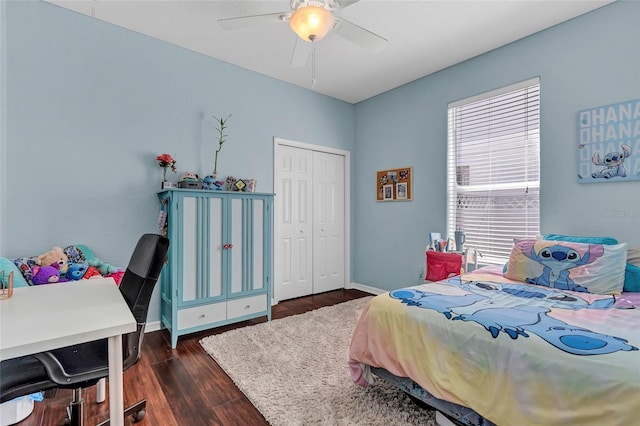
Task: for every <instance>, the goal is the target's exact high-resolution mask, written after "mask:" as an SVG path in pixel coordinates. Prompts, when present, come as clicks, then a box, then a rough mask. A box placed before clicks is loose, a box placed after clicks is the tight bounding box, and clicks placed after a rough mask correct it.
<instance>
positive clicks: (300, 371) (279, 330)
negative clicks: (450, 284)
mask: <svg viewBox="0 0 640 426" xmlns="http://www.w3.org/2000/svg"><path fill="white" fill-rule="evenodd" d="M370 299H371V297H365V298H362V299H356V300H352V301H349V302H344V303H340V304H338V305H334V306H328V307H325V308H321V309H317V310H315V311H311V312H307V313H305V314H302V315H295V316H290V317H286V318H283V319H278V320H273V321H271V322H267V323H262V324H258V325H254V326H249V327H243V328H239V329H236V330H231V331H228V332H226V333H222V334H218V335H214V336H209V337H206V338H204V339H202V340H201V341H200V344H201V345H202V347H203V348H204V349H205V350H206V351H207V352H208V353H209V355H211V357H212V358H213V359H215V360H216V362H217V363H218V364H219V365H220V367H222V368H223V369H224V370H225V372H226V373H227V374H228V375H229V377H231V379H232V380H233V381H234V383H235V384H236V385H237V386H238V388H240V390H241V391H242V392H243V393H244V394H245V395H246V396H247V398H248V399H249V400H250V401H251V402H252V403H253V405H255V407H256V408H257V409H258V410H259V411H260V412H261V413H262V415H263V416H264V417H265V419H267V421H268V422H269V423H271V424H272V425H273V426H291V425H380V426H390V425H422V426H432V425H435V424H436V423H435V420H434V418H435V415H434V413H433V412H432V411H426V410H422V409H420V408H419V407H417V406H416V405H415V404H414V403H413V402H412V401H411V400H410V399H409V398H408V397H407V396H406V395H405V394H404V393H403V392H402V391H400V390H398V389H397V388H395V387H393V386H391V385H389V384H387V383H386V382H384V381H383V380H381V379H377V380H376V383H375V384H374V385H373V386H370V387H368V388H362V387H360V386H357V385H355V384H354V383H353V382H352V381H351V378H350V375H349V366H348V363H347V362H348V355H349V343H350V341H351V335H352V333H353V329H354V327H355V324H356V321H357V319H358V317H359V316H360V312H362V309H363V308H364V306H365V304H366V302H368V301H369V300H370Z"/></svg>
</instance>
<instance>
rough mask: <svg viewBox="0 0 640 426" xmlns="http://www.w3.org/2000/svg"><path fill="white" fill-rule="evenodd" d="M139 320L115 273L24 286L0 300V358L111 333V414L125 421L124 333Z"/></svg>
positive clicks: (119, 421)
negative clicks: (134, 315)
mask: <svg viewBox="0 0 640 426" xmlns="http://www.w3.org/2000/svg"><path fill="white" fill-rule="evenodd" d="M135 330H136V321H135V318H134V317H133V315H132V314H131V311H130V310H129V307H128V306H127V303H126V302H125V300H124V298H123V297H122V295H121V294H120V290H118V287H117V286H116V285H115V282H114V281H113V279H111V278H94V279H91V280H80V281H71V282H66V283H59V284H47V285H40V286H32V287H20V288H16V289H14V291H13V296H12V297H11V298H9V299H6V300H2V301H0V361H2V360H5V359H11V358H16V357H19V356H24V355H31V354H34V353H38V352H44V351H48V350H51V349H56V348H61V347H65V346H69V345H75V344H78V343H84V342H90V341H92V340H98V339H104V338H107V339H108V341H109V414H110V420H111V425H114V426H121V425H124V414H123V411H124V401H123V391H122V388H123V381H122V334H125V333H130V332H132V331H135Z"/></svg>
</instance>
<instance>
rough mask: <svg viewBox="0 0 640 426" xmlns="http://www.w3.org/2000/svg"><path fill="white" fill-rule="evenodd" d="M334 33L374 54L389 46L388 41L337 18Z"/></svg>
mask: <svg viewBox="0 0 640 426" xmlns="http://www.w3.org/2000/svg"><path fill="white" fill-rule="evenodd" d="M333 32H335V33H336V35H339V36H340V37H342V38H345V39H347V40H349V41H350V42H352V43H355V44H357V45H358V46H361V47H364V48H366V49H369V50H371V51H372V52H374V53H378V52H379V51H381V50H382V49H383V48H384V47H385V46H386V44H387V39H385V38H382V37H380V36H379V35H377V34H374V33H372V32H371V31H369V30H366V29H364V28H362V27H359V26H358V25H356V24H354V23H353V22H350V21H347V20H346V19H344V18H339V17H337V16H336V25H335V27H334V28H333Z"/></svg>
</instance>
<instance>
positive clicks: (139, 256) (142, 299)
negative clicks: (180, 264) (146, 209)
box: [0, 234, 169, 425]
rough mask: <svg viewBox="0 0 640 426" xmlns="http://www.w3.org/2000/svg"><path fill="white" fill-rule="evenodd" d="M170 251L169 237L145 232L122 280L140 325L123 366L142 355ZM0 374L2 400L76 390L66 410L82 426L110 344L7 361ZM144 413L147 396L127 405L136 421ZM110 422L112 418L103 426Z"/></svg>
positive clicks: (125, 349)
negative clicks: (86, 391) (86, 399)
mask: <svg viewBox="0 0 640 426" xmlns="http://www.w3.org/2000/svg"><path fill="white" fill-rule="evenodd" d="M168 250H169V240H168V239H167V238H165V237H162V236H160V235H155V234H145V235H143V236H142V237H141V238H140V240H139V241H138V244H137V245H136V248H135V249H134V251H133V254H132V255H131V260H130V261H129V264H128V266H127V270H126V271H125V274H124V277H123V278H122V282H121V283H120V292H121V293H122V296H123V297H124V299H125V301H126V302H127V305H129V308H130V309H131V312H132V313H133V316H134V318H135V319H136V322H137V324H138V326H137V329H136V331H135V332H132V333H129V334H125V335H123V336H122V356H123V369H124V370H126V369H128V368H129V367H131V366H132V365H133V364H135V363H136V362H137V361H138V360H139V359H140V355H141V348H142V339H143V337H144V328H145V325H146V319H147V311H148V309H149V302H150V299H151V294H152V292H153V287H154V286H155V284H156V282H157V281H158V277H159V276H160V271H161V270H162V267H163V266H164V263H165V261H166V258H167V252H168ZM87 285H90V283H87ZM80 320H81V319H80ZM0 374H1V377H2V380H1V381H0V402H5V401H9V400H11V399H13V398H16V397H19V396H23V395H29V394H31V393H35V392H38V391H46V390H49V389H53V388H62V389H73V401H72V402H71V403H70V405H69V407H68V408H67V414H68V416H69V418H68V419H67V420H68V422H69V423H71V424H74V425H81V424H82V421H83V410H82V408H83V400H82V389H83V388H86V387H89V386H93V385H95V384H96V383H97V382H98V381H99V380H100V379H102V378H106V377H109V357H108V342H107V339H103V340H96V341H94V342H88V343H83V344H79V345H73V346H68V347H65V348H60V349H56V350H52V351H49V352H42V353H38V354H35V355H32V356H25V357H21V358H15V359H10V360H6V361H2V363H0ZM145 412H146V400H142V401H139V402H137V403H136V404H134V405H132V406H131V407H128V408H127V409H125V412H124V415H125V417H126V416H129V415H132V416H133V419H134V421H139V420H141V419H142V418H143V417H144V415H145ZM108 423H109V421H108V420H107V421H105V422H103V423H101V425H105V424H108Z"/></svg>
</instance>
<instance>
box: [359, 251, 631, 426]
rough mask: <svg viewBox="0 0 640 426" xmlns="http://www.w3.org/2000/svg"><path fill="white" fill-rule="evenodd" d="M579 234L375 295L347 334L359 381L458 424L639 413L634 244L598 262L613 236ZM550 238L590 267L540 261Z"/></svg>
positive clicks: (626, 418) (618, 419) (621, 420)
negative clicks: (602, 239) (597, 239)
mask: <svg viewBox="0 0 640 426" xmlns="http://www.w3.org/2000/svg"><path fill="white" fill-rule="evenodd" d="M581 244H583V243H574V242H571V243H567V242H558V241H554V242H540V240H536V241H528V242H524V243H522V244H520V243H518V244H515V245H514V249H513V251H512V256H511V258H510V259H509V263H508V265H507V266H506V267H505V268H502V267H495V266H494V267H485V268H480V269H479V270H478V271H475V272H473V273H470V274H466V275H463V276H461V277H460V276H459V277H455V278H449V279H445V280H442V281H439V282H435V283H425V284H421V285H417V286H413V287H407V288H403V289H399V290H393V291H390V292H388V293H385V294H381V295H378V296H376V297H374V298H373V299H372V300H371V301H370V302H369V303H368V305H367V306H366V307H365V309H364V311H363V312H362V314H361V317H360V319H359V320H358V323H357V324H356V327H355V331H354V334H353V338H352V341H351V345H350V350H349V359H350V360H349V365H350V369H351V378H352V380H353V381H354V382H355V383H356V384H359V385H361V386H368V385H369V384H371V383H372V382H373V380H376V376H377V377H378V378H382V379H384V380H387V381H390V382H392V383H394V384H395V385H396V386H398V387H400V388H401V389H403V390H404V391H406V392H407V393H409V394H411V395H412V396H414V397H416V398H418V399H420V400H422V401H425V402H426V403H427V404H429V405H430V406H432V407H433V408H435V409H437V410H438V411H440V412H442V413H444V414H446V415H447V416H449V417H450V418H452V419H454V420H456V421H457V422H458V423H461V424H469V425H491V424H497V425H545V426H546V425H603V424H606V425H631V424H637V422H638V419H640V351H639V350H638V348H640V332H639V331H638V328H639V327H640V309H638V308H640V293H639V292H635V291H634V292H630V291H625V290H626V289H625V287H624V285H623V284H624V278H625V263H626V245H622V244H618V245H616V246H620V247H619V249H620V250H623V254H622V255H620V254H619V253H618V254H616V256H617V257H618V258H619V257H620V256H623V257H622V261H620V259H617V260H616V261H615V263H616V265H615V273H613V272H612V269H611V268H610V265H609V264H607V265H606V266H607V267H606V268H603V262H601V261H602V260H603V259H605V257H606V255H608V254H609V253H608V252H610V251H612V250H613V249H611V248H610V247H614V245H611V246H608V245H602V246H603V247H595V245H594V244H587V243H584V244H585V245H581ZM541 246H542V248H541ZM549 247H562V249H563V250H564V249H566V248H567V247H569V248H570V249H571V250H574V251H575V252H576V253H577V254H576V255H575V256H577V258H578V259H579V260H578V261H576V260H573V261H574V263H580V262H582V263H581V264H579V265H577V266H573V267H572V268H571V269H572V270H571V272H575V271H577V270H578V267H583V266H585V267H587V268H586V270H582V271H580V272H579V273H577V274H573V275H572V276H571V277H570V276H569V274H565V275H566V276H565V277H564V279H560V278H559V277H561V276H562V274H558V267H557V265H556V266H554V267H555V269H553V268H551V269H552V271H551V272H549V270H548V269H549V268H548V266H545V265H543V264H542V263H541V262H539V260H540V259H542V258H543V257H542V255H543V254H545V253H544V252H543V249H545V248H546V249H549ZM551 250H554V249H551ZM567 250H568V249H567ZM567 253H569V251H567ZM538 255H540V258H537V256H538ZM575 256H574V257H573V258H572V259H576V257H575ZM569 257H570V256H568V258H569ZM589 257H590V258H591V260H590V261H588V260H584V259H585V258H587V259H589ZM523 258H524V259H523ZM594 258H595V259H594ZM545 259H546V258H545ZM533 260H535V262H533ZM556 260H557V259H556ZM596 260H597V261H596ZM611 260H612V257H608V258H607V261H608V262H609V261H611ZM518 262H524V263H526V265H524V264H522V263H521V264H518ZM531 262H533V263H531ZM598 262H600V263H598ZM609 263H610V262H609ZM620 265H622V271H621V272H620V271H619V269H620ZM518 268H519V269H518ZM527 268H528V269H527ZM532 268H538V269H537V270H536V269H532ZM523 269H524V271H523ZM568 269H569V268H568ZM583 269H584V268H583ZM509 270H510V272H511V273H508V272H509ZM518 271H519V272H520V273H522V274H524V275H523V277H525V278H522V279H514V277H518V274H515V272H518ZM620 273H622V275H620ZM536 274H539V275H536ZM545 274H546V276H545ZM595 275H599V276H598V277H597V278H598V281H597V282H596V281H594V280H593V279H594V276H595ZM549 277H552V278H549ZM553 277H555V278H553ZM545 279H546V280H547V281H544V280H545ZM549 279H552V280H554V279H555V281H551V282H549ZM613 281H615V286H614V290H610V289H608V290H607V289H606V288H605V290H606V291H605V290H602V289H599V290H598V291H599V293H593V292H589V291H588V290H589V289H594V288H598V286H599V285H600V286H602V285H604V286H605V287H606V286H610V285H612V282H613ZM616 289H618V290H617V291H616ZM634 290H635V289H634ZM602 292H608V293H613V294H602Z"/></svg>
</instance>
